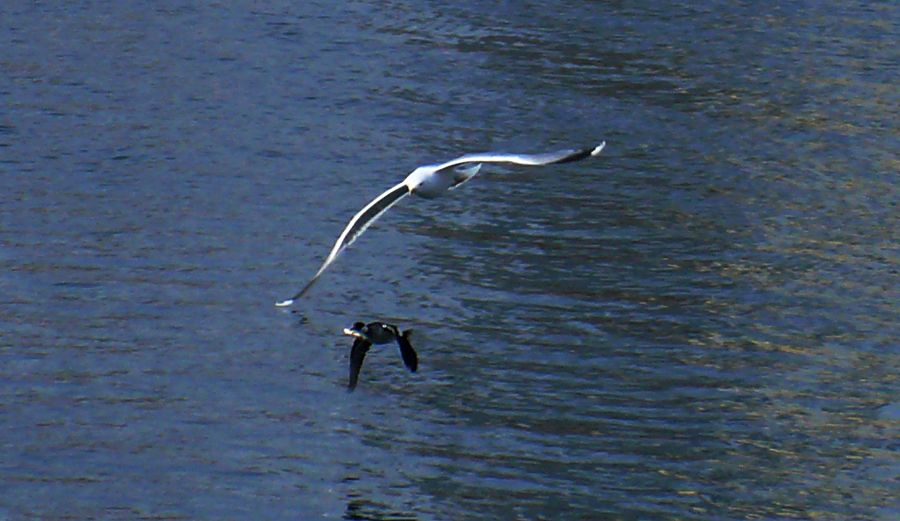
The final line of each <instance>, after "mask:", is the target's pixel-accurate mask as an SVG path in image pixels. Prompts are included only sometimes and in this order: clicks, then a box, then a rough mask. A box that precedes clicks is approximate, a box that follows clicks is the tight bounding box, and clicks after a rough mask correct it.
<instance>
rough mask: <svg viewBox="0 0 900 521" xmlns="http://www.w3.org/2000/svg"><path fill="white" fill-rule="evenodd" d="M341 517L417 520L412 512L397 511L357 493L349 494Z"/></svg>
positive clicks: (376, 520) (372, 520)
mask: <svg viewBox="0 0 900 521" xmlns="http://www.w3.org/2000/svg"><path fill="white" fill-rule="evenodd" d="M343 519H347V520H353V521H417V520H418V519H419V518H418V517H417V516H416V515H415V514H413V513H412V512H399V511H396V510H392V509H391V508H390V507H388V506H387V505H384V504H382V503H378V502H375V501H371V500H368V499H366V498H364V497H362V496H361V495H358V494H353V493H351V494H349V495H348V501H347V508H346V510H344V516H343Z"/></svg>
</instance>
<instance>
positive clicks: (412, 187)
mask: <svg viewBox="0 0 900 521" xmlns="http://www.w3.org/2000/svg"><path fill="white" fill-rule="evenodd" d="M605 146H606V141H603V142H602V143H600V144H599V145H597V146H595V147H592V148H581V149H566V150H558V151H556V152H546V153H543V154H505V153H499V152H484V153H479V154H467V155H464V156H461V157H458V158H456V159H453V160H451V161H447V162H445V163H439V164H434V165H425V166H420V167H418V168H416V169H415V170H413V171H412V173H410V174H409V175H408V176H406V179H404V180H403V182H401V183H398V184H396V185H394V186H393V187H391V188H389V189H387V190H386V191H385V192H384V193H382V194H381V195H379V196H378V197H376V198H375V199H374V200H372V202H370V203H369V204H367V205H366V206H365V207H364V208H363V209H362V210H360V211H359V212H357V213H356V215H354V216H353V218H352V219H350V222H349V223H347V227H346V228H344V231H343V232H341V235H340V236H339V237H338V238H337V241H335V243H334V246H333V247H332V248H331V253H329V254H328V257H326V258H325V262H323V263H322V266H321V267H320V268H319V271H317V272H316V274H315V275H313V278H312V279H310V281H309V282H307V283H306V286H304V287H303V289H301V290H300V291H298V292H297V293H296V294H295V295H294V296H293V297H291V298H289V299H286V300H282V301H281V302H277V303H276V304H275V305H276V306H278V307H286V306H290V305H291V304H293V303H294V302H295V301H296V300H297V299H299V298H300V297H302V296H303V295H305V294H306V292H307V291H309V290H310V288H312V286H313V284H315V283H316V281H317V280H319V277H320V276H321V275H322V273H324V272H325V270H326V269H328V267H329V266H331V264H332V263H333V262H334V261H335V259H337V258H338V256H339V255H340V254H341V253H343V251H344V250H345V249H347V247H348V246H350V245H351V244H353V241H355V240H356V239H357V238H359V236H360V235H362V234H363V232H364V231H366V228H368V227H369V226H370V225H371V224H372V223H373V222H375V220H376V219H378V218H379V217H381V214H383V213H384V212H386V211H387V209H388V208H390V207H391V206H394V205H395V204H397V202H398V201H400V199H403V198H404V197H406V196H407V195H409V194H414V195H418V196H420V197H424V198H426V199H433V198H435V197H438V196H440V195H441V194H443V193H444V192H447V191H449V190H453V189H454V188H456V187H458V186H459V185H461V184H463V183H465V182H466V181H468V180H469V179H472V178H473V177H474V176H475V174H477V173H478V171H479V170H480V169H481V164H482V163H511V164H514V165H524V166H544V165H554V164H560V163H571V162H573V161H580V160H582V159H585V158H588V157H593V156H596V155H599V154H600V152H601V151H602V150H603V147H605Z"/></svg>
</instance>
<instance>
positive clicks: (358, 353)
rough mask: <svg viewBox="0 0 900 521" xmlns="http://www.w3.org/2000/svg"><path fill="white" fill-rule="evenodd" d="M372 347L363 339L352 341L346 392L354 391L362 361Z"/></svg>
mask: <svg viewBox="0 0 900 521" xmlns="http://www.w3.org/2000/svg"><path fill="white" fill-rule="evenodd" d="M370 347H372V342H369V341H368V340H365V339H363V338H357V339H356V340H354V341H353V347H352V348H351V349H350V381H349V382H348V383H347V391H353V389H356V383H357V382H358V381H359V370H360V369H362V365H363V360H365V358H366V353H367V352H368V351H369V348H370Z"/></svg>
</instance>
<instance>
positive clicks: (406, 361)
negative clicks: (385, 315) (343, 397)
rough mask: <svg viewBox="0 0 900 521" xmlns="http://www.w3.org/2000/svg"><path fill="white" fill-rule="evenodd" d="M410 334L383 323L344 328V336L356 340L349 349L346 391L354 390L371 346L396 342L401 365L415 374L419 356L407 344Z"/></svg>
mask: <svg viewBox="0 0 900 521" xmlns="http://www.w3.org/2000/svg"><path fill="white" fill-rule="evenodd" d="M411 333H412V331H411V330H409V329H407V330H406V331H404V332H402V333H401V332H400V329H399V328H398V327H397V326H395V325H393V324H385V323H383V322H371V323H369V324H364V323H362V322H356V323H355V324H353V327H347V328H344V334H345V335H347V336H352V337H354V338H355V339H356V340H354V341H353V347H352V348H350V381H349V383H348V384H347V391H348V392H352V391H353V390H354V389H356V382H357V381H358V380H359V370H360V369H362V364H363V360H364V359H365V358H366V353H367V352H368V351H369V348H370V347H372V344H388V343H390V342H397V345H399V346H400V356H401V357H402V358H403V365H405V366H406V368H407V369H409V370H410V371H411V372H413V373H414V372H416V369H418V368H419V356H418V355H417V354H416V350H415V349H413V347H412V344H410V343H409V336H410V334H411Z"/></svg>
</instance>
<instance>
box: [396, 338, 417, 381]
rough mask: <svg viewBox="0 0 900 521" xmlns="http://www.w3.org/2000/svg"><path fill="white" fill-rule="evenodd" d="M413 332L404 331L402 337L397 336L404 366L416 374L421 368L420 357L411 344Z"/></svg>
mask: <svg viewBox="0 0 900 521" xmlns="http://www.w3.org/2000/svg"><path fill="white" fill-rule="evenodd" d="M411 333H412V331H404V332H403V334H402V335H397V345H399V346H400V356H401V357H403V365H405V366H406V368H407V369H409V370H410V371H412V372H416V369H418V368H419V355H417V354H416V350H415V349H413V346H412V344H410V343H409V336H410V334H411Z"/></svg>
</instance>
